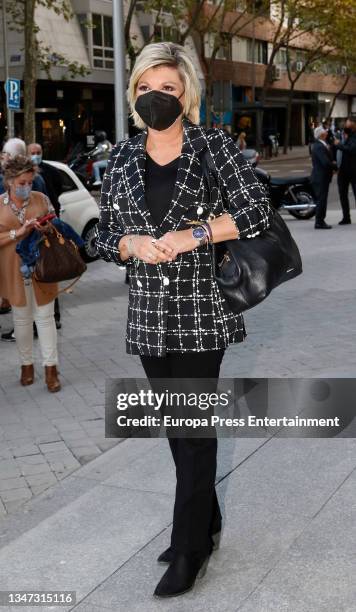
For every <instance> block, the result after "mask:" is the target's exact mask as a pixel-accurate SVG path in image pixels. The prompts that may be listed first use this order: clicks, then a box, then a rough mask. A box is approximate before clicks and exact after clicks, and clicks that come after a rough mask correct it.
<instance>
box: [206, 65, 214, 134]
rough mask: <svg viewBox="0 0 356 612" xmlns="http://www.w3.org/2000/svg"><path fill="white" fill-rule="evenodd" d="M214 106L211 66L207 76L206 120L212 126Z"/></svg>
mask: <svg viewBox="0 0 356 612" xmlns="http://www.w3.org/2000/svg"><path fill="white" fill-rule="evenodd" d="M212 106H213V77H212V74H211V70H210V66H208V72H207V74H206V78H205V121H206V127H207V128H210V127H211V109H212Z"/></svg>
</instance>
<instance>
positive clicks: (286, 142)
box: [283, 83, 294, 155]
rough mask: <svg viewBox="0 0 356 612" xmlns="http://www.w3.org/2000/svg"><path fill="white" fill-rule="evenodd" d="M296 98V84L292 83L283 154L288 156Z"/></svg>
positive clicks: (289, 93)
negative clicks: (293, 103) (294, 99)
mask: <svg viewBox="0 0 356 612" xmlns="http://www.w3.org/2000/svg"><path fill="white" fill-rule="evenodd" d="M293 96H294V83H291V86H290V89H289V92H288V102H287V116H286V126H285V127H286V129H285V134H284V146H283V153H284V154H285V155H286V153H288V147H289V145H290V130H291V125H292V101H293Z"/></svg>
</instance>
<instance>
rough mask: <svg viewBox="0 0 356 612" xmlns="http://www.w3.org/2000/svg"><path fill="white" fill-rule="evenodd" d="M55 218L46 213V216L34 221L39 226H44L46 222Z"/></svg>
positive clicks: (51, 214) (52, 214) (53, 215)
mask: <svg viewBox="0 0 356 612" xmlns="http://www.w3.org/2000/svg"><path fill="white" fill-rule="evenodd" d="M55 216H56V215H55V214H54V213H48V215H44V217H39V218H38V219H36V221H37V223H39V224H40V225H45V224H46V223H47V221H51V220H52V219H54V218H55Z"/></svg>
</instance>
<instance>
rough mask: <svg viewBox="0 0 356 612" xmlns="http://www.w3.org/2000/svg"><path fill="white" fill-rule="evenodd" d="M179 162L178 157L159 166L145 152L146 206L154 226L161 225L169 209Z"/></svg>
mask: <svg viewBox="0 0 356 612" xmlns="http://www.w3.org/2000/svg"><path fill="white" fill-rule="evenodd" d="M179 160H180V156H179V157H176V159H173V160H172V161H171V162H169V163H168V164H164V166H161V165H160V164H157V162H155V161H154V160H153V159H152V157H150V155H149V154H148V153H147V152H146V168H145V184H146V187H145V196H146V204H147V207H148V209H149V211H150V213H151V216H152V219H153V220H154V222H155V223H156V225H160V224H161V223H162V221H163V219H164V217H165V216H166V214H167V212H168V210H169V208H170V205H171V202H172V197H173V192H174V186H175V184H176V180H177V171H178V167H179Z"/></svg>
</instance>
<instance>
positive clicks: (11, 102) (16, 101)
mask: <svg viewBox="0 0 356 612" xmlns="http://www.w3.org/2000/svg"><path fill="white" fill-rule="evenodd" d="M20 83H21V81H20V80H19V79H7V80H6V86H5V91H6V100H7V108H9V109H10V110H16V109H19V108H20Z"/></svg>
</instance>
